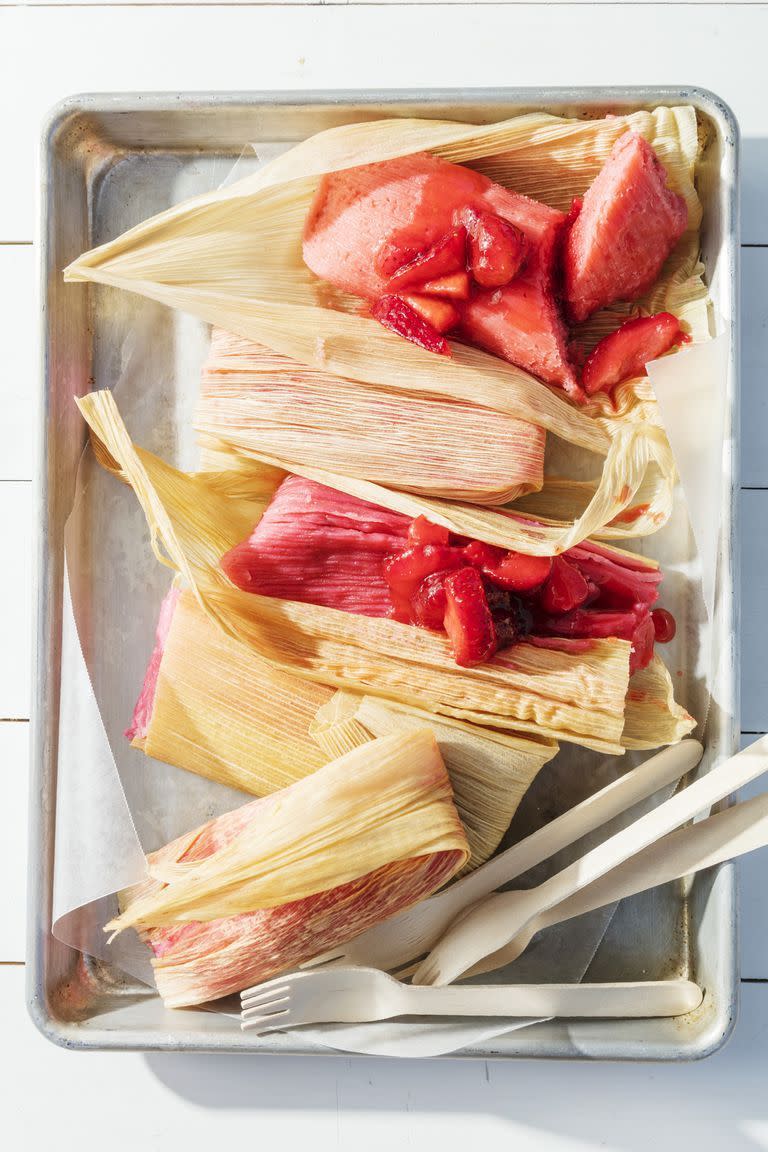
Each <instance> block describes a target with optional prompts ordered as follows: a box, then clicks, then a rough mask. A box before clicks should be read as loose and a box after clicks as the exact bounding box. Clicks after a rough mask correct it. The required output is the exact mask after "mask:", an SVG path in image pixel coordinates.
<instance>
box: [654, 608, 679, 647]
mask: <svg viewBox="0 0 768 1152" xmlns="http://www.w3.org/2000/svg"><path fill="white" fill-rule="evenodd" d="M651 620H653V631H654V635H655V637H656V643H657V644H669V642H670V640H674V638H675V633H676V632H677V624H676V623H675V618H674V616H673V615H672V613H671V612H667V610H666V608H654V610H653V612H651Z"/></svg>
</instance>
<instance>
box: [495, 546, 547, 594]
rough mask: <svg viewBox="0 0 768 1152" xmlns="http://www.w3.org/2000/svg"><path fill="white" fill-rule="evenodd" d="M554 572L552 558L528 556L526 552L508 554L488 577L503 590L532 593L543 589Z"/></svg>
mask: <svg viewBox="0 0 768 1152" xmlns="http://www.w3.org/2000/svg"><path fill="white" fill-rule="evenodd" d="M551 571H552V557H551V556H527V555H526V554H525V553H524V552H507V554H506V556H505V557H504V559H503V560H502V561H501V563H500V564H498V565H497V566H496V567H495V568H493V569H492V570H490V571H489V572H487V575H488V577H489V578H490V579H491V580H493V581H494V582H495V583H496V584H499V585H500V586H501V587H502V588H509V589H510V590H511V591H513V592H532V591H533V590H534V589H535V588H539V587H541V585H542V584H543V583H544V581H545V580H546V579H547V578H548V576H549V574H550V572H551Z"/></svg>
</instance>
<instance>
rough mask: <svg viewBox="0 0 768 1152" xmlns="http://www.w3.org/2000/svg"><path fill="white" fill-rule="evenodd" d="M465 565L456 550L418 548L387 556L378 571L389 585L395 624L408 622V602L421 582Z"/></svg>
mask: <svg viewBox="0 0 768 1152" xmlns="http://www.w3.org/2000/svg"><path fill="white" fill-rule="evenodd" d="M465 563H466V561H465V559H464V555H463V553H462V550H461V549H460V548H449V547H446V546H445V545H440V544H426V545H418V546H416V547H415V548H406V549H405V551H404V552H400V553H399V555H397V556H389V557H387V559H386V560H385V561H384V564H383V566H382V570H383V572H384V579H385V580H386V582H387V584H388V585H389V589H390V594H391V596H392V603H393V604H394V606H395V612H396V618H397V619H398V620H402V619H406V620H408V619H410V614H411V601H412V600H413V597H414V595H415V593H416V590H417V588H418V587H419V585H420V584H421V582H422V580H424V579H426V577H427V576H431V575H432V573H433V572H440V571H442V570H444V569H454V568H461V567H462V566H463V565H464V564H465Z"/></svg>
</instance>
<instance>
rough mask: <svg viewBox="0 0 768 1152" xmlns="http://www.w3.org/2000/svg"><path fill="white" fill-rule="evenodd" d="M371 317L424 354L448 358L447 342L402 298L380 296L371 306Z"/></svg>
mask: <svg viewBox="0 0 768 1152" xmlns="http://www.w3.org/2000/svg"><path fill="white" fill-rule="evenodd" d="M373 315H374V317H375V319H376V320H378V321H379V323H380V324H383V325H384V327H385V328H389V330H390V332H395V333H396V334H397V335H398V336H402V337H403V339H404V340H409V341H410V342H411V344H418V346H419V347H420V348H423V349H424V350H425V351H426V352H436V353H437V354H438V355H440V356H450V354H451V349H450V347H449V346H448V341H447V340H445V338H444V337H443V336H442V335H441V334H440V332H439V331H438V329H437V328H435V327H434V325H433V324H430V322H429V321H428V320H425V319H424V317H423V315H420V314H419V313H418V312H417V311H416V309H415V308H414V307H413V306H412V305H411V304H409V303H408V301H407V300H405V299H404V298H403V297H402V296H382V297H381V299H380V300H377V301H376V303H375V304H374V306H373Z"/></svg>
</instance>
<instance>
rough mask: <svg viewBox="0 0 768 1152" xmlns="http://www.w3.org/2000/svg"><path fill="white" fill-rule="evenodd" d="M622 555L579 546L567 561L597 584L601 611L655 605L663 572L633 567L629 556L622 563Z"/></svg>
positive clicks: (586, 545) (583, 545) (597, 547)
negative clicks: (635, 605)
mask: <svg viewBox="0 0 768 1152" xmlns="http://www.w3.org/2000/svg"><path fill="white" fill-rule="evenodd" d="M619 558H620V559H621V560H622V561H623V560H624V557H623V556H621V557H620V554H616V555H615V556H611V555H610V554H609V553H608V552H605V551H604V550H603V549H601V548H599V546H598V545H594V544H578V545H577V546H576V547H575V548H571V549H570V550H569V552H568V559H569V560H572V561H573V563H575V564H576V565H578V568H579V571H580V572H581V573H582V575H583V576H586V578H587V580H589V581H590V582H591V583H593V584H596V585H597V587H598V589H599V592H600V595H599V600H600V607H601V608H625V607H631V605H632V604H654V603H655V602H656V600H657V599H658V597H659V584H660V583H661V579H662V576H661V572H660V571H659V570H658V568H636V567H631V566H630V565H631V564H632V563H633V561H632V559H631V558H630V557H627V561H626V562H624V563H619V562H618V561H619Z"/></svg>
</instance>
